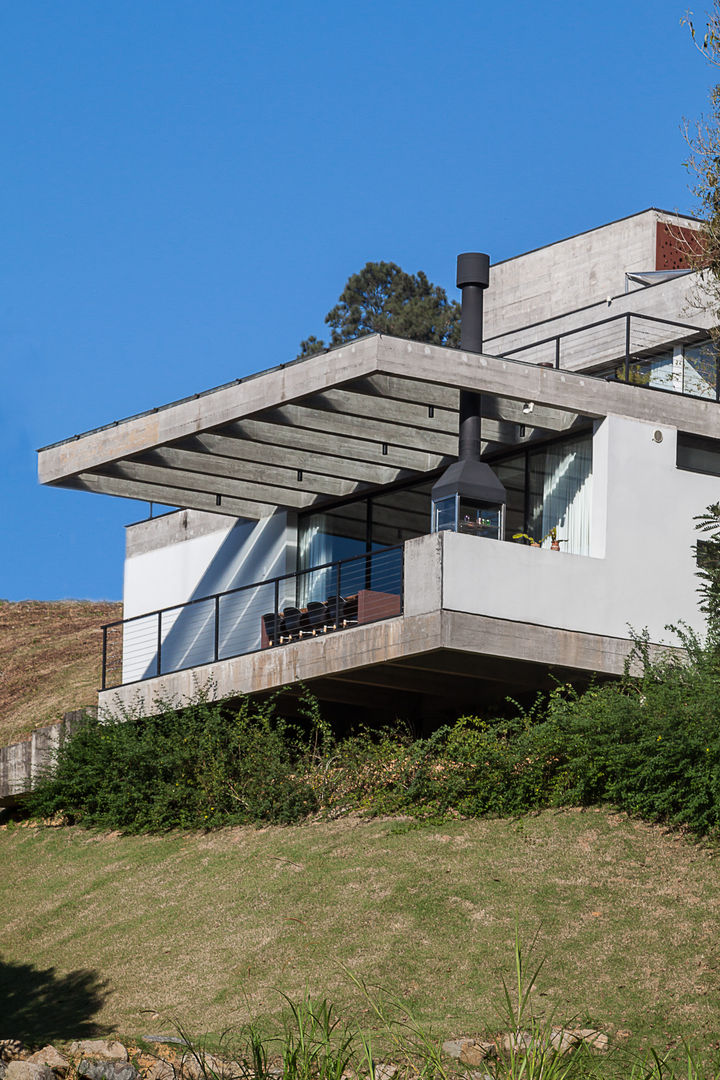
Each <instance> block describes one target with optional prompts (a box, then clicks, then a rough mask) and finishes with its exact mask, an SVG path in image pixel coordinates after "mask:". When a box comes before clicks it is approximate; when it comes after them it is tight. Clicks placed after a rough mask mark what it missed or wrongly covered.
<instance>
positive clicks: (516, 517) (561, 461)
mask: <svg viewBox="0 0 720 1080" xmlns="http://www.w3.org/2000/svg"><path fill="white" fill-rule="evenodd" d="M490 464H491V465H492V468H493V470H494V471H495V473H496V474H497V476H498V478H499V479H500V481H501V482H502V484H503V485H504V487H505V490H506V492H507V507H506V513H505V536H506V537H507V538H508V539H510V538H511V537H512V536H513V534H514V533H528V534H529V535H531V536H532V537H534V538H535V539H538V540H540V539H542V538H543V537H545V536H546V535H547V534H548V533H549V532H550V531H551V529H555V530H556V533H557V537H558V539H560V540H561V541H562V543H563V550H565V551H569V552H571V553H573V554H576V555H586V554H587V553H588V551H589V549H590V484H591V475H592V436H591V434H590V433H589V432H588V433H587V434H584V435H579V436H572V437H570V438H568V437H564V438H561V439H555V440H553V441H551V442H548V443H544V444H543V445H541V446H538V447H534V448H527V449H524V450H521V451H516V452H515V453H512V454H509V455H508V456H507V457H502V458H496V459H495V460H493V461H492V462H490ZM438 475H439V473H433V474H432V476H430V477H426V478H425V479H424V480H422V481H421V482H420V483H415V484H410V485H408V486H407V487H396V488H389V489H386V490H382V491H377V492H375V493H374V494H372V495H369V496H365V497H364V498H361V499H356V500H354V501H352V502H347V503H343V504H340V505H338V506H334V507H331V508H328V509H327V510H325V511H318V512H315V513H312V512H311V513H308V514H304V515H301V517H300V520H299V529H298V532H299V535H298V570H311V571H312V568H313V567H315V566H322V565H323V564H324V563H332V562H337V561H338V560H340V559H347V558H350V557H352V556H354V555H363V554H365V553H366V552H370V551H375V550H377V549H378V548H384V547H393V546H394V545H396V544H402V543H404V542H405V541H406V540H411V539H412V538H413V537H415V536H424V535H425V534H426V533H429V532H430V529H431V522H430V513H431V490H432V486H433V484H434V482H435V480H436V479H437V477H438ZM548 543H549V541H548ZM356 572H359V570H358V567H353V568H348V571H347V573H348V574H350V573H353V574H355V573H356ZM334 573H335V572H334V571H332V570H330V569H327V570H318V571H312V572H310V573H307V574H302V575H301V577H300V589H299V596H298V600H299V602H300V603H301V604H306V603H307V602H308V601H309V600H317V599H320V600H322V599H325V598H326V597H327V596H329V595H332V594H333V593H334V592H335V591H336V590H337V576H336V575H335V576H333V575H334ZM368 573H370V570H368ZM331 579H332V580H331ZM341 585H342V583H341ZM367 587H368V588H370V587H371V585H370V584H368V586H367Z"/></svg>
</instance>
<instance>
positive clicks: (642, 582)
mask: <svg viewBox="0 0 720 1080" xmlns="http://www.w3.org/2000/svg"><path fill="white" fill-rule="evenodd" d="M656 433H657V434H659V435H660V436H661V441H659V442H658V441H656ZM675 449H676V432H675V430H674V429H672V428H661V427H658V426H655V425H651V424H643V423H638V422H634V421H629V420H625V419H623V418H621V417H616V416H609V417H607V418H606V419H605V420H604V421H602V422H601V423H600V424H599V425H598V427H597V430H596V432H595V436H594V439H593V507H592V525H591V528H592V547H591V551H592V555H591V556H588V557H585V556H579V555H568V554H567V553H565V552H562V551H561V552H553V551H548V550H545V549H536V548H530V547H524V546H520V545H516V544H508V543H504V544H498V543H496V542H493V541H491V540H482V539H478V538H476V537H468V536H463V535H456V534H452V533H445V534H444V535H443V552H442V567H443V571H442V580H443V597H442V606H443V608H448V609H451V610H455V611H462V612H471V613H475V614H482V615H487V616H491V617H495V618H500V619H508V620H512V621H517V622H519V623H531V624H535V625H540V626H550V627H560V628H565V629H569V630H574V631H578V632H580V633H591V634H600V635H606V636H608V637H621V638H626V637H628V634H629V629H628V628H629V627H632V628H633V629H634V630H635V631H638V632H639V631H641V630H643V628H645V627H647V629H648V630H649V632H650V637H651V640H652V641H654V642H656V643H665V644H673V643H674V644H677V640H676V639H674V638H673V637H672V635H671V634H669V633H668V631H667V630H666V625H667V624H668V623H677V622H678V621H681V620H682V621H684V622H686V623H687V624H689V625H690V626H692V627H694V628H696V629H698V630H700V631H701V630H702V629H703V628H704V621H703V618H702V616H701V614H700V612H699V611H698V607H697V593H696V589H697V578H696V576H695V570H696V566H695V562H694V559H693V557H692V551H691V548H692V545H693V543H694V542H695V539H696V534H695V530H694V527H693V520H692V519H693V516H694V515H695V514H699V513H701V512H702V511H703V510H704V508H705V507H706V506H707V505H708V504H709V503H711V502H715V501H717V498H718V495H719V494H720V481H718V479H717V478H715V477H711V476H703V475H700V474H696V473H690V472H685V471H682V470H679V469H677V468H676V467H675ZM406 604H409V605H410V606H411V607H412V604H413V601H411V599H410V598H409V597H408V598H407V600H406Z"/></svg>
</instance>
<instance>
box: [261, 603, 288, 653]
mask: <svg viewBox="0 0 720 1080" xmlns="http://www.w3.org/2000/svg"><path fill="white" fill-rule="evenodd" d="M262 622H263V629H264V630H265V636H266V638H267V639H268V645H280V644H282V639H283V634H284V632H285V626H284V622H283V617H282V615H279V614H278V615H276V614H275V612H274V611H271V612H269V613H268V614H267V615H263V617H262Z"/></svg>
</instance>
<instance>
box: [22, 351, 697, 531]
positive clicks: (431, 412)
mask: <svg viewBox="0 0 720 1080" xmlns="http://www.w3.org/2000/svg"><path fill="white" fill-rule="evenodd" d="M460 390H472V391H479V392H480V393H481V394H482V402H483V416H484V418H485V419H484V423H483V436H484V439H485V445H484V449H485V451H486V452H488V451H492V450H495V449H500V448H502V447H508V448H509V447H511V446H514V445H520V444H522V443H523V442H526V441H528V440H529V439H532V438H536V437H537V436H538V434H539V433H540V434H547V433H548V432H563V431H569V430H570V429H571V428H572V427H573V426H574V425H576V424H577V423H578V421H579V420H583V419H588V418H589V419H599V418H602V417H604V416H606V415H608V414H610V413H612V414H617V415H622V416H626V417H630V418H634V419H638V420H644V421H648V422H655V423H658V424H661V423H665V424H668V425H670V426H675V427H679V428H682V429H683V430H687V431H692V432H695V433H697V434H701V435H710V436H716V437H717V435H718V406H717V404H716V403H715V402H709V401H699V400H697V399H688V398H684V397H681V396H679V395H675V394H670V393H649V392H648V391H647V390H646V389H644V388H642V387H635V386H628V385H623V384H620V383H610V382H606V381H604V380H603V379H598V378H593V377H591V376H588V375H583V374H578V373H573V372H568V371H563V370H556V369H552V368H545V367H539V366H538V365H536V364H530V363H523V362H521V361H517V360H507V359H502V358H498V357H494V356H486V355H484V354H477V353H467V352H463V351H462V350H460V349H448V348H443V347H441V346H434V345H424V344H421V343H418V342H413V341H406V340H404V339H399V338H392V337H386V336H383V335H372V336H370V337H366V338H361V339H359V340H357V341H354V342H352V343H349V344H347V345H343V346H341V347H339V348H336V349H331V350H329V351H328V352H325V353H321V354H318V355H315V356H311V357H308V358H306V359H303V360H296V361H293V362H291V363H288V364H283V365H281V366H280V367H275V368H271V369H269V370H267V371H264V372H261V373H259V374H257V375H252V376H249V377H248V378H245V379H238V380H237V381H236V382H234V383H230V384H227V385H225V386H221V387H218V388H217V389H215V390H210V391H207V392H206V393H203V394H198V395H196V396H195V397H193V398H189V399H185V400H183V401H178V402H175V403H172V404H169V405H165V406H162V407H160V408H157V409H153V410H152V411H151V412H146V413H142V414H140V415H138V416H133V417H130V418H129V419H127V420H120V421H116V422H115V423H114V424H111V425H108V426H106V427H103V428H99V429H96V430H94V431H89V432H87V433H86V434H84V435H77V436H75V437H74V438H71V439H67V440H65V441H63V442H60V443H55V444H54V445H52V446H47V447H45V448H43V449H41V450H40V451H39V478H40V481H41V483H43V484H51V485H55V486H59V487H67V488H75V489H81V490H85V491H95V492H100V493H104V494H109V495H117V496H122V497H125V498H130V499H141V500H143V501H147V502H156V503H162V504H164V505H168V506H179V507H183V508H192V509H198V510H208V511H211V512H215V513H219V514H224V515H234V516H237V517H243V518H255V519H257V518H261V517H265V516H267V515H268V514H271V513H273V512H274V511H275V510H276V509H278V508H285V509H290V510H305V509H309V508H311V507H313V506H319V505H322V504H323V503H326V502H328V501H333V500H336V499H338V498H342V497H349V496H352V495H354V494H356V493H359V492H361V491H363V490H368V489H371V488H375V487H378V486H385V485H387V484H390V483H394V482H396V481H399V480H404V479H412V478H413V477H417V478H418V479H419V478H420V477H421V476H422V475H423V474H425V473H428V472H432V471H433V470H436V469H440V468H444V467H445V466H447V465H449V464H450V463H451V462H452V461H454V460H455V459H456V457H457V431H458V398H459V391H460Z"/></svg>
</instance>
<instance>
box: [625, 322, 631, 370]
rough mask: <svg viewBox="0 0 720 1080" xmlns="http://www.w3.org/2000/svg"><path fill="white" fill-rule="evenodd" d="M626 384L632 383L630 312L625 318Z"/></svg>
mask: <svg viewBox="0 0 720 1080" xmlns="http://www.w3.org/2000/svg"><path fill="white" fill-rule="evenodd" d="M625 382H626V383H629V382H630V312H629V311H628V313H627V315H626V316H625Z"/></svg>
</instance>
